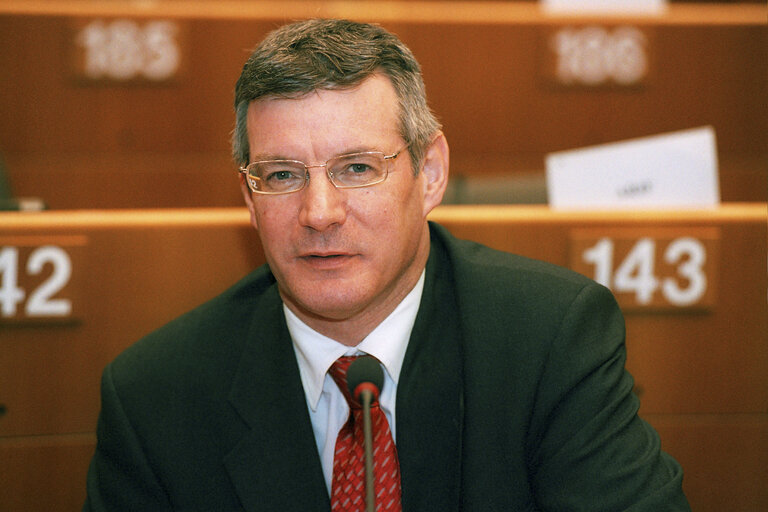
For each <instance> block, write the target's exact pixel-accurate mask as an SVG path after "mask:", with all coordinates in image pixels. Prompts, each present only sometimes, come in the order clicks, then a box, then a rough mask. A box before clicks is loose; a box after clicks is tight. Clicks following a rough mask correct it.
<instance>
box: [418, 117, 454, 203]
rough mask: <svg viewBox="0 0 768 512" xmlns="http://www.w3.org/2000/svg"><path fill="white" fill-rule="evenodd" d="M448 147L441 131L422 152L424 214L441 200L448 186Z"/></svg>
mask: <svg viewBox="0 0 768 512" xmlns="http://www.w3.org/2000/svg"><path fill="white" fill-rule="evenodd" d="M449 153H450V151H449V149H448V141H447V140H446V138H445V134H444V133H443V132H442V131H441V132H438V133H437V135H436V136H435V137H434V139H432V142H431V143H430V144H429V146H427V150H426V152H425V153H424V162H423V163H422V166H421V172H422V173H424V178H425V179H424V216H425V217H426V216H427V214H428V213H429V212H431V211H432V209H433V208H435V207H436V206H437V205H439V204H440V202H441V201H442V200H443V194H445V188H446V187H447V186H448V167H449Z"/></svg>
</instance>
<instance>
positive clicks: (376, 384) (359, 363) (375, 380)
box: [347, 356, 384, 512]
mask: <svg viewBox="0 0 768 512" xmlns="http://www.w3.org/2000/svg"><path fill="white" fill-rule="evenodd" d="M347 387H348V388H349V392H350V393H351V394H352V396H353V397H354V398H355V400H357V401H358V402H360V403H361V404H362V406H363V439H364V440H363V446H364V450H365V509H366V512H374V511H375V510H376V491H375V490H374V488H373V434H372V432H371V403H373V402H375V401H377V400H378V399H379V393H380V392H381V389H382V388H383V387H384V371H383V370H382V369H381V366H380V365H379V361H378V360H377V359H376V358H375V357H373V356H360V357H358V358H357V359H355V360H354V361H353V362H352V364H350V365H349V368H347Z"/></svg>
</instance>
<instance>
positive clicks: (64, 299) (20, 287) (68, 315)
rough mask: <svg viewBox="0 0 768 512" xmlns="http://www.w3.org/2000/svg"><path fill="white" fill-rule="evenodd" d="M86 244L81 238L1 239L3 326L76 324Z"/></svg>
mask: <svg viewBox="0 0 768 512" xmlns="http://www.w3.org/2000/svg"><path fill="white" fill-rule="evenodd" d="M85 244H86V240H85V237H79V236H72V237H54V238H45V239H43V238H42V237H41V238H38V237H17V238H12V239H0V323H7V322H25V323H27V322H35V321H43V322H45V323H49V322H51V321H53V322H55V321H64V322H69V321H72V320H75V319H76V317H77V316H78V315H79V311H78V307H79V289H78V288H79V287H78V286H77V284H78V282H79V279H78V277H79V275H78V272H77V271H78V270H79V269H80V268H82V267H81V266H80V265H79V263H81V260H82V256H83V248H84V246H85Z"/></svg>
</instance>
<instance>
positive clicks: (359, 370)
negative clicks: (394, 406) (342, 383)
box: [347, 356, 384, 400]
mask: <svg viewBox="0 0 768 512" xmlns="http://www.w3.org/2000/svg"><path fill="white" fill-rule="evenodd" d="M361 384H365V385H364V386H362V387H361ZM371 385H372V386H373V387H374V388H375V390H374V393H373V395H374V398H375V399H378V397H379V393H380V392H381V388H383V387H384V371H383V370H382V369H381V365H380V364H379V361H378V360H377V359H376V358H375V357H373V356H360V357H358V358H357V359H355V360H354V361H353V362H352V364H350V365H349V368H348V369H347V387H348V388H349V392H350V393H351V394H352V396H353V397H354V398H355V400H360V398H359V396H358V395H359V394H360V392H361V391H362V389H365V388H368V389H370V388H371ZM358 388H360V389H358Z"/></svg>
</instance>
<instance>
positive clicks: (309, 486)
mask: <svg viewBox="0 0 768 512" xmlns="http://www.w3.org/2000/svg"><path fill="white" fill-rule="evenodd" d="M431 232H432V249H431V253H430V258H429V262H428V264H427V280H426V285H425V289H424V294H423V298H422V302H421V306H420V309H419V313H418V316H417V319H416V324H415V326H414V330H413V333H412V336H411V340H410V343H409V346H408V349H407V353H406V356H405V361H404V364H403V368H402V373H401V378H400V383H399V385H398V392H397V448H398V453H399V458H400V465H401V476H402V488H403V491H402V492H403V494H402V495H403V509H404V511H406V512H408V511H414V512H425V511H433V510H434V511H440V512H444V511H450V510H466V511H491V510H498V511H505V512H507V511H517V510H520V511H528V510H584V511H590V512H594V511H598V510H635V511H639V510H648V511H654V512H658V511H664V510H689V508H688V505H687V502H686V500H685V497H684V496H683V493H682V490H681V480H682V471H681V469H680V467H679V466H678V464H677V463H676V462H675V461H674V460H672V459H671V458H670V457H669V456H667V455H666V454H664V453H663V452H661V451H660V446H659V438H658V436H657V435H656V433H655V432H654V431H653V429H651V428H650V427H649V426H648V425H647V424H646V423H644V422H643V421H642V420H640V419H639V418H638V417H637V415H636V412H637V409H638V401H637V399H636V398H635V396H634V395H633V394H632V386H633V382H632V379H631V377H630V376H629V375H628V374H627V373H626V371H625V369H624V360H625V348H624V323H623V318H622V316H621V313H620V312H619V309H618V308H617V306H616V303H615V301H614V300H613V297H612V295H611V294H610V292H608V291H607V290H606V289H605V288H603V287H601V286H599V285H597V284H595V283H594V282H592V281H590V280H588V279H586V278H584V277H583V276H580V275H577V274H575V273H572V272H570V271H567V270H564V269H561V268H559V267H555V266H551V265H548V264H545V263H541V262H536V261H532V260H528V259H525V258H521V257H518V256H512V255H509V254H506V253H501V252H497V251H493V250H490V249H488V248H486V247H483V246H481V245H478V244H474V243H471V242H464V241H458V240H456V239H454V238H452V237H451V236H450V235H449V234H448V233H447V232H446V231H445V230H444V229H443V228H441V227H439V226H435V225H432V226H431ZM329 507H330V506H329V499H328V494H327V491H326V487H325V483H324V480H323V476H322V471H321V467H320V461H319V457H318V455H317V448H316V445H315V440H314V437H313V433H312V427H311V424H310V419H309V415H308V412H307V404H306V400H305V396H304V391H303V389H302V385H301V381H300V378H299V371H298V366H297V363H296V359H295V356H294V353H293V349H292V346H291V340H290V337H289V334H288V330H287V327H286V325H285V319H284V316H283V312H282V307H281V301H280V298H279V295H278V292H277V287H276V284H275V281H274V278H273V276H272V275H271V274H270V272H269V269H268V268H266V267H262V268H260V269H258V270H256V271H255V272H254V273H252V274H251V275H249V276H248V277H246V278H245V279H243V280H242V281H241V282H239V283H238V284H237V285H235V286H234V287H233V288H231V289H230V290H228V291H227V292H225V293H224V294H223V295H221V296H219V297H217V298H215V299H213V300H212V301H210V302H208V303H206V304H204V305H203V306H201V307H199V308H197V309H196V310H194V311H192V312H191V313H188V314H186V315H184V316H182V317H180V318H179V319H177V320H175V321H173V322H172V323H170V324H169V325H167V326H165V327H163V328H161V329H160V330H158V331H156V332H155V333H153V334H151V335H149V336H148V337H146V338H145V339H143V340H141V341H140V342H138V343H137V344H135V345H134V346H132V347H130V348H129V349H128V350H126V351H125V352H124V353H123V354H122V355H120V356H119V357H118V358H117V359H116V360H115V361H114V362H113V363H112V364H110V365H109V366H108V367H107V368H106V370H105V371H104V376H103V381H102V411H101V414H100V418H99V424H98V445H97V448H96V453H95V455H94V458H93V461H92V463H91V467H90V470H89V474H88V500H87V502H86V504H85V508H84V510H110V511H115V510H142V511H144V510H147V511H149V510H152V511H154V510H171V509H174V510H185V511H186V510H217V511H219V510H221V511H228V510H242V509H245V510H250V511H281V512H287V511H301V512H307V511H325V512H327V511H328V510H329Z"/></svg>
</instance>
